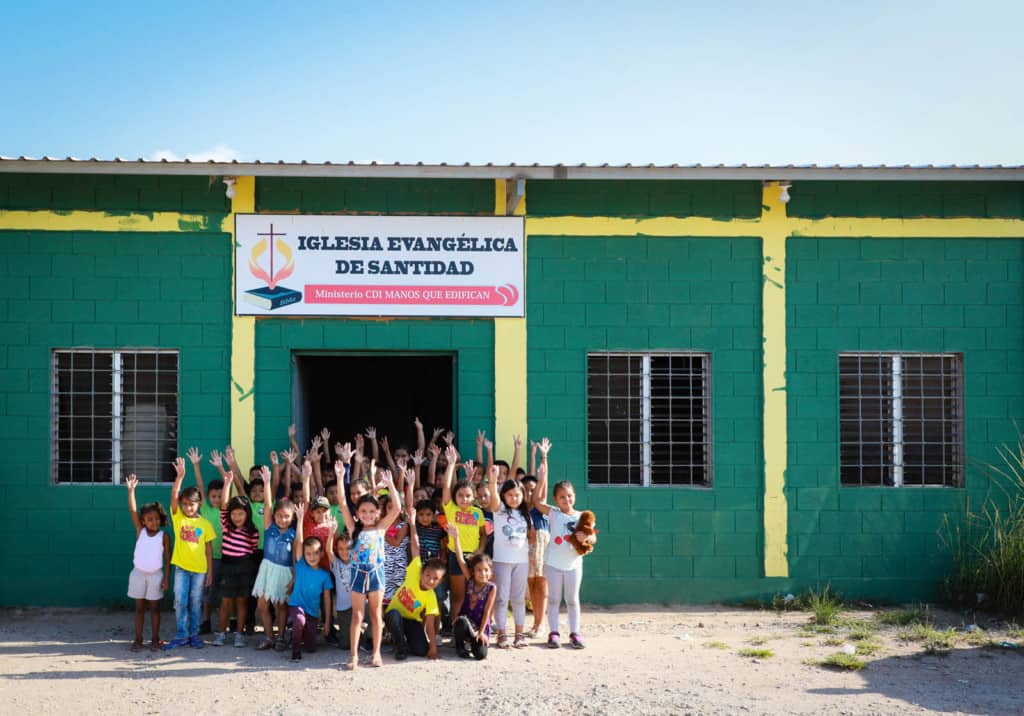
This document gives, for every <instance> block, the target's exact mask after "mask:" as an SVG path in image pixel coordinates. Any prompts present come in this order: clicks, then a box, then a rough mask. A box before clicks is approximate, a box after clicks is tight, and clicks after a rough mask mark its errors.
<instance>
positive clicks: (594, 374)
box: [587, 353, 711, 487]
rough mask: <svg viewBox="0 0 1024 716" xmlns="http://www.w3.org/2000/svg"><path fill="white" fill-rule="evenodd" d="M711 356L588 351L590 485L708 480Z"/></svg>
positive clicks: (708, 482) (706, 484) (699, 482)
mask: <svg viewBox="0 0 1024 716" xmlns="http://www.w3.org/2000/svg"><path fill="white" fill-rule="evenodd" d="M710 405H711V391H710V356H709V355H708V354H706V353H594V354H590V355H588V356H587V449H588V466H589V469H588V481H589V484H591V485H641V486H650V485H686V486H696V487H709V486H710V485H711V420H710Z"/></svg>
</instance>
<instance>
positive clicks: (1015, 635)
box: [1006, 622, 1024, 641]
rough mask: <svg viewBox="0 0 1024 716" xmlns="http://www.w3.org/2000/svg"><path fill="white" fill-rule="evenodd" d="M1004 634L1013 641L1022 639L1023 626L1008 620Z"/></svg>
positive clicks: (1023, 633)
mask: <svg viewBox="0 0 1024 716" xmlns="http://www.w3.org/2000/svg"><path fill="white" fill-rule="evenodd" d="M1006 635H1007V636H1008V637H1010V638H1011V639H1013V640H1015V641H1024V627H1019V626H1017V625H1016V624H1015V623H1013V622H1010V623H1009V624H1008V625H1007V626H1006Z"/></svg>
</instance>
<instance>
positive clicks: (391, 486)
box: [377, 470, 402, 532]
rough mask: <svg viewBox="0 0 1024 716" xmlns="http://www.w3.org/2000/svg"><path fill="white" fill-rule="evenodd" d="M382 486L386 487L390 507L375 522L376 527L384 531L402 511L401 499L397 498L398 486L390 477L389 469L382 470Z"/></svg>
mask: <svg viewBox="0 0 1024 716" xmlns="http://www.w3.org/2000/svg"><path fill="white" fill-rule="evenodd" d="M384 486H385V487H387V488H388V498H389V499H390V500H391V509H390V510H388V513H387V514H386V515H384V516H383V517H381V518H380V521H379V522H378V523H377V529H379V530H381V531H383V532H386V531H387V529H388V527H390V526H391V525H393V524H394V523H395V520H397V519H398V515H399V514H401V512H402V501H401V500H399V499H398V488H397V487H395V481H394V479H393V478H392V477H391V471H390V470H385V471H384Z"/></svg>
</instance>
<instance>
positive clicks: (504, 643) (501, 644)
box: [498, 634, 512, 649]
mask: <svg viewBox="0 0 1024 716" xmlns="http://www.w3.org/2000/svg"><path fill="white" fill-rule="evenodd" d="M511 646H512V643H511V640H510V639H509V638H508V634H499V635H498V648H499V649H509V648H511Z"/></svg>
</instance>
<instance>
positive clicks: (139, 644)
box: [128, 641, 142, 651]
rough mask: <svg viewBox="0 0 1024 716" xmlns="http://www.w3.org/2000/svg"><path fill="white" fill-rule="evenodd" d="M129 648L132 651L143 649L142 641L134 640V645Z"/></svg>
mask: <svg viewBox="0 0 1024 716" xmlns="http://www.w3.org/2000/svg"><path fill="white" fill-rule="evenodd" d="M128 648H129V649H131V650H132V651H142V642H141V641H133V642H132V645H131V646H130V647H128Z"/></svg>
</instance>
